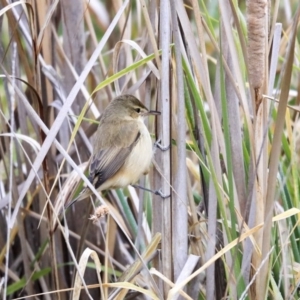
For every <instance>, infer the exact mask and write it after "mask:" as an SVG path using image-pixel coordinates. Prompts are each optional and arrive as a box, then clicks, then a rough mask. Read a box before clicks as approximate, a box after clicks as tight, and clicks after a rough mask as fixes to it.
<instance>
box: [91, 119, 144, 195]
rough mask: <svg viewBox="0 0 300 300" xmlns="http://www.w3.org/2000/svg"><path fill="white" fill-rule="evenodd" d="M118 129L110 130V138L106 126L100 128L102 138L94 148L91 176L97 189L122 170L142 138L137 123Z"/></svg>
mask: <svg viewBox="0 0 300 300" xmlns="http://www.w3.org/2000/svg"><path fill="white" fill-rule="evenodd" d="M118 129H119V130H118V131H114V130H113V131H112V130H110V132H113V134H112V135H111V134H110V136H108V134H107V130H106V128H105V126H101V127H100V128H99V134H101V136H100V137H99V140H98V141H97V142H96V143H95V146H94V154H93V156H92V160H91V164H90V175H89V179H90V181H91V182H92V183H93V184H94V186H95V188H96V189H97V188H99V187H100V186H101V185H102V184H103V183H104V182H105V181H106V180H108V179H109V178H111V177H112V176H114V175H115V174H116V173H117V172H118V171H119V170H120V168H121V167H122V166H123V165H124V163H125V161H126V159H127V157H128V156H129V154H130V153H131V150H132V149H133V147H134V146H135V145H136V144H137V142H138V140H139V138H140V132H139V129H138V126H136V124H135V123H128V124H126V126H123V127H122V128H121V129H120V128H118Z"/></svg>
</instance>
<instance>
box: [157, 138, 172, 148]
mask: <svg viewBox="0 0 300 300" xmlns="http://www.w3.org/2000/svg"><path fill="white" fill-rule="evenodd" d="M154 147H157V148H159V149H160V150H161V151H167V150H169V149H170V148H171V147H170V145H169V146H163V145H162V144H161V139H158V140H157V141H156V142H155V143H154Z"/></svg>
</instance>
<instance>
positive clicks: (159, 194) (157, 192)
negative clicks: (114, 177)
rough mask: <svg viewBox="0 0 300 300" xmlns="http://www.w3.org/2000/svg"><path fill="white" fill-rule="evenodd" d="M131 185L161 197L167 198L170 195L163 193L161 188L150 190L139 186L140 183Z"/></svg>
mask: <svg viewBox="0 0 300 300" xmlns="http://www.w3.org/2000/svg"><path fill="white" fill-rule="evenodd" d="M131 186H132V187H134V188H138V189H141V190H144V191H147V192H150V193H152V194H154V195H157V196H160V197H161V198H163V199H167V198H169V197H170V195H164V194H163V193H162V191H161V190H156V191H152V190H150V189H147V188H145V187H143V186H140V185H137V184H131Z"/></svg>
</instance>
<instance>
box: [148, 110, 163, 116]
mask: <svg viewBox="0 0 300 300" xmlns="http://www.w3.org/2000/svg"><path fill="white" fill-rule="evenodd" d="M145 115H146V116H149V115H156V116H159V115H160V111H157V110H149V111H148V112H147V113H146V114H145Z"/></svg>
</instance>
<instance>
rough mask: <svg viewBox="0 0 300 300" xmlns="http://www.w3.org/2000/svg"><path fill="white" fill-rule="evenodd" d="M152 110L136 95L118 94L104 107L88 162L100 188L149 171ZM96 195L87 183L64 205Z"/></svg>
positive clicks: (92, 179)
mask: <svg viewBox="0 0 300 300" xmlns="http://www.w3.org/2000/svg"><path fill="white" fill-rule="evenodd" d="M149 115H160V112H159V111H153V110H149V109H148V108H147V107H146V106H145V105H144V104H143V103H142V102H141V101H140V100H139V99H137V98H136V97H134V96H133V95H121V96H118V97H116V98H115V99H114V100H112V101H111V102H110V104H109V105H108V106H107V107H106V109H105V110H104V111H103V113H102V115H101V117H100V120H99V125H98V128H97V131H96V134H95V140H94V144H93V153H92V157H91V160H90V165H89V176H88V179H89V181H90V182H91V183H92V184H93V185H94V187H95V188H96V189H97V191H98V192H100V191H103V190H108V189H116V188H123V187H126V186H128V185H131V184H134V183H136V182H137V181H138V180H139V178H140V177H141V176H142V175H143V174H144V175H146V174H147V173H148V172H149V169H150V164H151V160H152V156H153V150H152V148H153V147H152V140H151V136H150V133H149V131H148V129H147V127H146V125H145V123H144V118H145V117H146V116H149ZM91 195H93V192H92V191H91V190H90V189H89V188H88V187H85V188H84V189H83V191H82V192H81V193H80V194H79V195H78V196H77V197H76V198H75V199H74V200H72V201H70V202H69V203H68V204H67V205H66V206H65V209H68V208H69V207H70V206H71V205H73V204H74V203H76V202H78V201H80V200H83V199H85V198H87V197H88V196H91Z"/></svg>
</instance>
